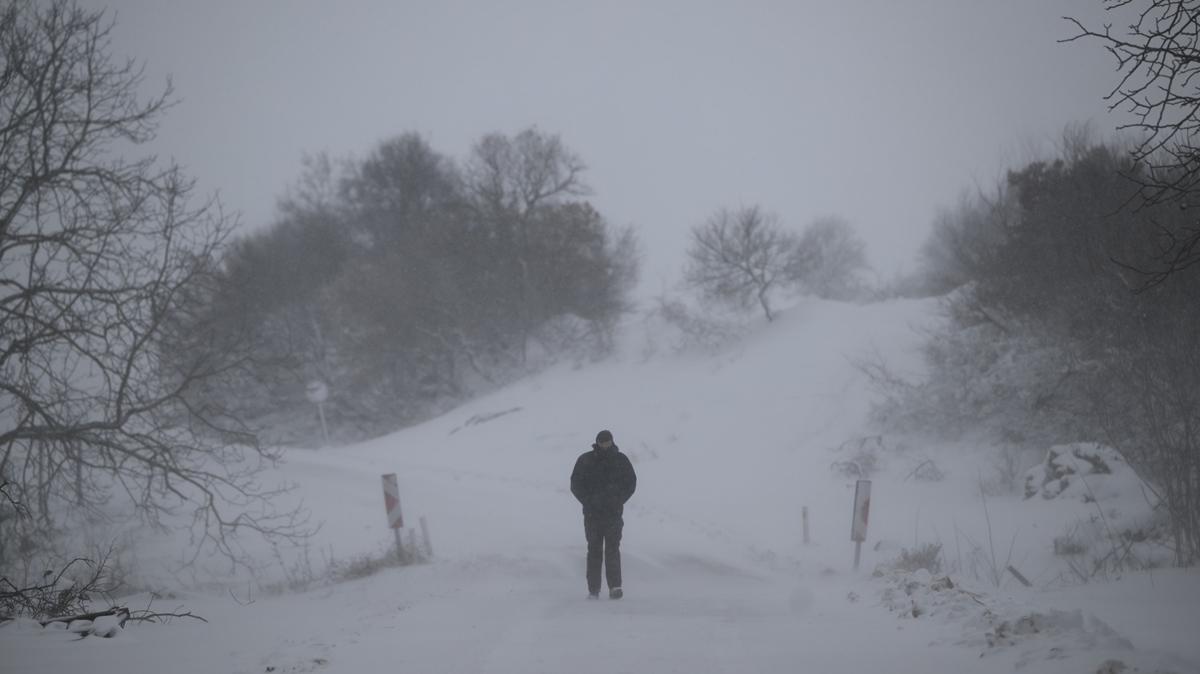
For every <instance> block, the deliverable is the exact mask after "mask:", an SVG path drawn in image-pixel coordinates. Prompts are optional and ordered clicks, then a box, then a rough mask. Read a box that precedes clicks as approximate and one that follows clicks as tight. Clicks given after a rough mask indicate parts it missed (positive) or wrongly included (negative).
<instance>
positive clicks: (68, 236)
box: [0, 0, 303, 565]
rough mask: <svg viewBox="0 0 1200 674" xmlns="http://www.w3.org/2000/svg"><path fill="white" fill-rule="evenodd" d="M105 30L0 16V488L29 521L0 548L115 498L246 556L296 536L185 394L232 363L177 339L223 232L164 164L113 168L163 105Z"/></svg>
mask: <svg viewBox="0 0 1200 674" xmlns="http://www.w3.org/2000/svg"><path fill="white" fill-rule="evenodd" d="M111 29H112V22H111V20H109V19H107V18H106V16H105V14H104V12H103V11H96V12H93V11H88V10H84V9H81V8H79V7H77V6H76V5H75V4H74V3H73V2H70V1H69V0H55V1H54V2H51V3H48V4H45V5H43V4H39V3H36V2H30V1H28V0H18V1H17V2H12V3H8V4H7V5H6V6H5V7H4V8H3V9H2V10H0V67H2V70H0V101H3V103H2V104H0V167H2V168H0V476H2V477H0V479H2V480H4V481H8V482H10V483H11V484H9V485H8V486H7V487H6V494H7V495H8V496H9V498H11V499H13V500H14V501H15V502H20V503H22V504H23V506H24V507H25V508H27V509H28V511H29V513H30V515H31V516H30V517H22V518H11V519H9V520H8V521H7V522H6V523H5V526H6V527H9V530H5V531H0V541H5V542H8V543H10V544H13V545H15V541H17V540H19V539H20V536H19V535H20V534H22V533H25V534H27V533H29V532H22V531H18V530H17V529H20V528H21V527H33V528H34V529H33V531H34V533H40V534H42V535H43V536H42V537H44V535H45V534H47V533H48V532H49V531H50V530H51V529H53V528H54V527H56V526H59V525H61V524H63V522H64V520H65V518H66V517H67V516H66V515H65V513H75V514H79V513H84V514H86V513H88V512H95V511H96V510H98V509H99V508H100V507H101V506H103V505H105V504H106V503H107V502H109V501H110V500H111V499H113V498H125V499H127V500H128V501H129V502H130V503H131V504H132V505H133V506H134V508H135V511H136V512H137V513H138V514H139V515H140V516H141V517H143V518H145V519H146V520H147V521H148V522H151V523H154V524H163V523H165V522H167V521H168V518H167V516H168V515H170V514H172V513H175V512H176V511H177V510H179V511H181V512H182V513H185V514H187V515H188V516H190V520H191V523H192V527H193V540H195V541H196V542H197V543H198V545H197V548H196V551H197V554H198V553H199V551H200V550H201V549H204V548H207V549H209V550H215V551H218V552H220V553H223V554H225V555H226V556H228V557H229V558H230V559H231V560H242V559H244V557H243V555H242V554H241V553H242V551H241V550H240V549H239V548H238V543H237V537H236V536H235V535H234V534H236V533H237V532H241V531H247V530H249V531H254V532H257V533H259V534H262V535H264V536H267V537H269V538H270V537H276V536H291V535H298V534H302V533H303V522H302V517H301V515H300V514H299V513H297V512H295V511H283V512H280V511H276V510H275V509H274V508H273V507H272V504H271V501H270V497H271V496H272V495H273V494H274V493H275V491H273V490H271V489H267V488H265V487H263V486H262V485H260V484H259V482H258V481H257V480H256V474H257V471H258V468H259V467H261V466H262V465H263V463H264V462H265V461H269V460H270V459H272V458H273V456H272V454H270V453H269V452H268V451H267V450H265V449H264V448H263V447H261V446H260V445H259V444H258V442H257V440H256V438H255V436H254V435H253V434H252V433H250V432H249V431H248V429H247V428H246V427H245V426H244V425H242V424H241V423H240V422H239V421H238V418H237V416H236V415H235V414H232V413H231V412H230V411H229V410H227V409H223V408H221V407H219V406H216V405H214V404H211V403H210V404H206V405H203V406H201V405H197V404H194V403H193V401H192V399H191V398H190V397H189V396H190V393H191V392H192V391H194V390H195V389H196V388H197V387H198V386H200V385H202V384H203V383H204V382H206V381H208V380H210V379H212V378H214V377H219V376H221V375H222V374H223V373H225V372H228V371H230V370H231V369H232V368H235V367H237V366H238V365H239V362H238V360H237V358H236V354H237V353H239V349H238V348H237V346H238V345H237V344H236V343H234V342H232V341H230V340H228V339H221V338H219V337H218V336H217V334H218V333H216V332H215V331H210V330H208V329H207V326H206V324H205V323H204V322H203V321H201V320H194V321H188V322H187V326H188V329H187V330H186V331H184V330H181V329H179V326H180V325H181V320H180V316H181V315H183V314H185V313H186V312H188V311H189V310H190V309H191V308H192V307H193V306H194V300H195V298H197V297H201V296H204V295H205V293H207V292H210V290H211V288H210V287H209V286H208V283H209V281H211V280H212V279H213V278H214V275H215V271H216V269H215V267H216V259H217V252H218V250H219V249H220V247H221V245H222V242H223V241H224V240H225V238H226V236H227V234H228V233H229V231H230V229H231V228H232V227H233V226H234V225H235V224H236V223H235V222H234V221H233V220H231V219H230V218H228V217H226V216H225V215H224V214H223V213H222V212H221V210H220V208H219V205H218V204H216V203H215V202H209V203H204V204H202V205H200V206H199V207H193V206H191V205H190V203H189V196H190V193H191V191H192V183H191V182H190V181H189V180H188V179H187V178H186V177H185V176H183V175H182V173H181V172H180V170H179V169H178V168H177V167H175V166H166V167H162V166H159V165H158V164H156V163H155V162H154V160H153V159H140V160H134V161H130V160H127V159H124V158H123V157H121V156H119V155H118V154H117V152H116V150H117V149H118V148H122V149H128V148H131V147H132V148H136V147H137V145H138V144H140V143H144V142H146V141H148V140H150V139H151V138H152V137H153V134H154V130H155V125H156V123H157V121H158V120H159V118H160V116H161V114H162V113H163V112H164V110H165V109H166V108H167V107H168V105H169V102H170V95H171V90H170V85H169V84H168V85H167V86H166V88H165V90H164V91H163V92H162V93H161V94H160V95H158V96H156V97H154V98H151V99H150V100H148V101H143V100H140V98H139V96H138V93H137V92H138V90H139V88H140V86H141V84H142V79H143V78H142V70H141V68H140V67H139V66H138V64H136V63H135V62H132V61H124V62H119V61H114V60H113V59H112V58H111V57H110V55H109V34H110V31H111ZM8 547H10V546H6V545H4V544H0V565H2V564H4V563H5V562H6V561H11V560H6V559H4V556H5V555H7V554H9V553H10V552H11V549H9V550H6V549H5V548H8Z"/></svg>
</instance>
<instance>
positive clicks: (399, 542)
mask: <svg viewBox="0 0 1200 674" xmlns="http://www.w3.org/2000/svg"><path fill="white" fill-rule="evenodd" d="M392 533H394V534H396V561H398V562H400V563H401V564H407V563H408V555H407V554H405V552H404V540H403V539H401V538H400V529H399V528H398V527H397V528H395V529H392Z"/></svg>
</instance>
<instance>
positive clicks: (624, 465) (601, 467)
mask: <svg viewBox="0 0 1200 674" xmlns="http://www.w3.org/2000/svg"><path fill="white" fill-rule="evenodd" d="M635 489H637V475H636V474H635V473H634V472H633V464H632V463H630V462H629V457H627V456H625V455H624V454H622V453H621V450H620V449H617V446H616V445H615V444H614V445H613V446H611V447H607V448H606V447H601V446H600V445H592V451H590V452H584V453H583V454H582V455H580V457H579V459H578V460H577V461H575V470H573V471H571V493H572V494H574V495H575V498H577V499H579V502H580V503H582V504H583V514H584V515H616V516H620V515H621V514H622V513H623V512H624V510H625V502H626V501H628V500H629V497H630V496H633V491H634V490H635Z"/></svg>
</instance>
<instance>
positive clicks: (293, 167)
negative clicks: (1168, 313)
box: [86, 0, 1115, 291]
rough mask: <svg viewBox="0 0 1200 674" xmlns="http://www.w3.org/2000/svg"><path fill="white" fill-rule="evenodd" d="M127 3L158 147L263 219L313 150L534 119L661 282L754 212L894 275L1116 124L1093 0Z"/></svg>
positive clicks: (124, 26) (123, 49) (121, 24)
mask: <svg viewBox="0 0 1200 674" xmlns="http://www.w3.org/2000/svg"><path fill="white" fill-rule="evenodd" d="M86 2H87V4H88V5H90V6H108V7H111V8H112V9H114V10H116V11H117V22H118V24H117V27H116V30H115V34H114V45H113V46H114V50H115V51H116V52H117V53H118V54H123V55H129V56H135V57H138V58H140V59H144V60H145V61H146V62H147V66H148V68H147V73H148V76H149V81H150V82H151V83H156V84H161V82H162V81H163V79H164V78H165V76H166V75H167V74H171V75H172V76H173V78H174V82H175V86H176V89H177V93H178V95H179V96H180V98H182V103H181V104H180V105H179V106H177V107H176V108H174V109H173V110H172V111H171V112H170V113H169V115H168V116H167V118H166V119H165V120H164V123H163V124H162V127H161V129H160V138H159V141H158V142H157V144H156V145H155V150H156V151H158V152H159V153H160V154H162V155H164V156H173V157H174V158H175V159H176V160H178V161H179V162H180V163H182V164H184V165H185V166H187V167H188V169H189V171H190V172H191V173H192V174H193V175H194V176H195V177H197V178H198V179H199V180H200V186H201V188H202V189H205V190H206V191H209V190H220V194H221V197H222V200H223V202H224V204H225V205H226V207H227V208H229V209H232V210H237V211H240V212H241V213H242V216H243V221H244V223H245V225H246V227H247V228H252V227H258V226H262V225H263V224H265V223H268V222H269V221H270V220H271V218H272V216H273V211H274V205H275V201H276V199H277V198H278V197H279V195H280V194H281V193H282V192H283V191H284V189H285V188H286V186H287V185H288V184H289V183H291V182H292V181H294V180H295V178H296V177H297V175H298V174H299V171H300V158H301V155H302V153H303V152H306V151H308V152H313V151H321V150H325V151H328V152H329V153H330V154H332V155H334V156H335V157H336V156H344V155H349V154H354V155H358V156H361V155H362V154H364V153H365V152H366V151H367V150H369V149H370V147H371V146H372V145H374V144H375V143H377V142H378V141H380V140H382V139H384V138H387V137H389V136H392V135H395V134H399V133H402V132H405V131H417V132H419V133H421V134H423V135H424V136H425V137H426V138H427V139H428V140H429V141H430V142H431V144H432V145H433V146H434V147H435V148H436V149H438V150H440V151H442V152H444V153H447V154H449V155H451V156H454V157H456V158H461V157H463V156H464V155H465V154H466V152H467V150H468V148H469V147H470V145H471V143H472V142H473V141H475V140H476V139H478V138H479V137H480V136H481V135H482V134H484V133H486V132H489V131H503V132H506V133H514V132H516V131H518V130H520V129H522V128H524V127H526V126H529V125H537V126H538V127H539V128H540V129H541V130H543V131H546V132H552V133H558V134H560V135H561V136H562V139H563V141H564V142H565V143H566V144H567V145H568V146H569V147H571V148H572V149H574V150H575V151H576V152H577V153H578V154H579V155H580V156H581V157H582V158H583V159H584V161H585V162H586V163H587V164H588V166H589V171H588V173H587V176H586V178H587V181H588V183H589V184H590V185H591V186H592V188H593V191H594V194H593V195H592V197H591V200H592V201H593V203H594V204H595V205H596V206H597V208H598V209H599V210H600V211H601V212H602V213H603V214H604V215H606V216H607V217H608V219H609V220H610V221H611V222H613V223H614V224H618V225H634V226H635V227H636V228H637V229H638V232H639V235H640V238H641V240H642V241H643V244H644V248H645V252H646V254H647V267H646V269H645V273H644V278H645V279H646V281H647V282H648V283H649V284H650V288H649V289H650V290H651V291H657V290H659V289H661V288H662V287H663V286H664V285H666V284H670V283H673V282H674V281H675V280H676V279H677V278H678V264H679V262H680V260H681V251H682V249H683V248H684V247H685V245H686V240H687V239H686V236H687V230H688V228H689V227H690V226H691V225H693V224H696V223H697V222H700V221H702V220H703V219H704V218H705V217H706V216H707V215H709V214H710V213H711V212H712V211H713V210H715V209H717V208H719V207H721V206H738V205H742V204H747V205H748V204H759V205H761V206H763V207H764V208H766V209H768V210H771V211H774V212H776V213H778V214H779V215H780V216H781V218H782V220H783V221H784V223H786V224H788V225H789V226H792V227H794V228H795V229H797V230H799V229H800V228H802V227H803V226H804V225H805V224H807V223H808V222H809V221H811V220H812V219H813V218H815V217H818V216H821V215H826V214H840V215H842V216H844V217H846V218H847V219H848V220H850V221H851V223H852V224H854V225H855V227H857V228H858V230H859V231H860V232H861V233H862V234H863V236H864V238H866V239H867V240H868V243H869V244H870V255H871V258H872V260H873V261H874V262H875V263H876V264H877V266H879V267H880V268H881V269H882V270H883V271H884V273H885V275H891V273H893V272H894V271H895V270H896V269H897V268H898V267H900V266H904V267H905V268H911V266H912V262H911V260H912V255H913V253H914V251H915V250H916V248H917V246H918V245H919V243H920V241H921V240H922V239H923V237H924V235H925V233H926V232H927V231H928V227H929V223H930V222H931V220H932V218H933V216H934V214H935V212H936V210H937V208H938V207H939V206H945V205H949V204H950V203H952V202H953V201H954V199H955V198H956V196H957V195H958V194H959V193H960V192H961V191H963V190H964V189H968V188H970V187H971V186H972V185H975V184H983V185H987V184H990V183H992V182H994V180H995V179H996V177H997V176H999V175H1000V172H1001V170H1002V169H1003V168H1004V167H1005V166H1007V165H1009V164H1011V163H1013V162H1016V161H1019V160H1021V159H1027V158H1028V157H1029V154H1030V149H1029V148H1030V147H1031V146H1037V145H1042V146H1044V145H1048V144H1051V143H1053V142H1054V141H1055V139H1056V138H1057V137H1058V135H1059V134H1060V132H1061V130H1062V128H1063V126H1064V125H1065V124H1066V123H1068V122H1079V121H1088V120H1091V121H1092V122H1093V123H1094V127H1095V130H1096V131H1097V132H1098V133H1099V134H1100V135H1102V136H1106V135H1108V134H1109V133H1110V132H1111V130H1112V128H1113V126H1114V125H1115V120H1114V119H1113V118H1112V117H1111V116H1110V115H1108V113H1107V111H1106V108H1105V104H1104V102H1103V101H1102V100H1101V97H1102V96H1103V95H1104V94H1105V93H1107V92H1108V90H1109V88H1111V86H1112V85H1113V83H1114V73H1113V63H1112V61H1111V59H1110V58H1109V57H1108V56H1107V55H1106V54H1105V53H1104V52H1103V50H1102V49H1100V48H1099V46H1098V45H1095V44H1073V45H1064V44H1057V43H1056V40H1057V39H1060V38H1063V37H1066V36H1067V35H1068V34H1069V33H1070V27H1069V25H1068V24H1067V23H1066V22H1065V21H1063V20H1062V19H1061V17H1062V16H1063V15H1074V16H1088V17H1093V20H1099V19H1098V18H1097V17H1099V18H1102V14H1103V13H1102V12H1101V11H1100V10H1099V3H1097V2H1095V1H1094V0H1061V1H1055V2H1048V1H1045V0H904V1H895V0H854V1H853V2H848V1H847V2H844V1H842V0H827V1H825V2H799V1H796V2H770V1H755V2H749V1H739V2H733V1H730V2H705V1H700V0H685V1H675V2H654V1H624V0H620V1H611V2H582V1H571V0H557V1H555V0H521V1H515V0H514V1H505V0H493V1H483V0H479V1H474V2H468V1H445V0H439V1H433V0H430V1H422V2H408V1H400V0H390V1H384V0H380V1H377V2H365V1H350V0H348V1H342V2H315V1H298V0H291V1H285V0H270V1H267V0H250V1H238V2H232V1H227V0H214V1H210V2H182V1H179V2H175V1H172V2H167V1H163V0H113V1H111V2H100V1H99V0H86Z"/></svg>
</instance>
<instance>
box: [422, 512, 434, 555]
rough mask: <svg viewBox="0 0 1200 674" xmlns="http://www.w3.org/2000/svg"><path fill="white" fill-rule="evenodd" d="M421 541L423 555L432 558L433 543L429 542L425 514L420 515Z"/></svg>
mask: <svg viewBox="0 0 1200 674" xmlns="http://www.w3.org/2000/svg"><path fill="white" fill-rule="evenodd" d="M420 522H421V542H422V543H423V544H424V547H425V556H426V557H428V558H429V559H433V543H430V542H429V524H428V523H427V522H426V521H425V516H424V515H421V518H420Z"/></svg>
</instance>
